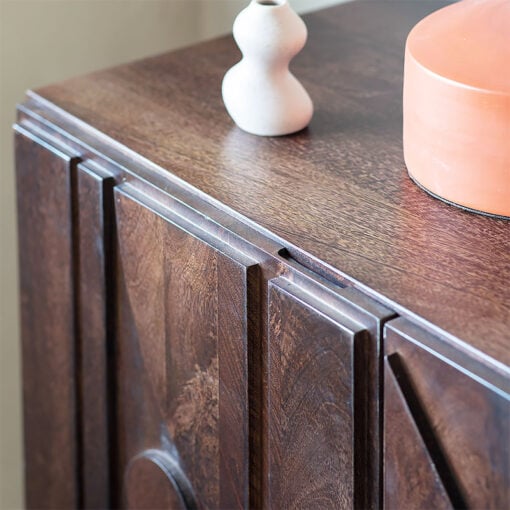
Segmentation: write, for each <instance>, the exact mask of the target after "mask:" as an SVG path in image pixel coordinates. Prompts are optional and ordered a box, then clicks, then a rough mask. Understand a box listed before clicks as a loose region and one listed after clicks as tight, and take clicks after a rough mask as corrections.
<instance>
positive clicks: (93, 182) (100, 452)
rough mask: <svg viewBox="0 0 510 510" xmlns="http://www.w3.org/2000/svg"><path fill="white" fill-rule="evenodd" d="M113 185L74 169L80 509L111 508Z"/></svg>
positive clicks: (93, 169) (98, 172) (88, 169)
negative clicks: (81, 450) (76, 250)
mask: <svg viewBox="0 0 510 510" xmlns="http://www.w3.org/2000/svg"><path fill="white" fill-rule="evenodd" d="M113 185H114V179H113V177H112V176H110V175H108V174H107V173H106V172H105V171H104V170H102V169H101V168H99V167H97V166H94V165H92V164H91V163H88V164H83V163H82V164H79V165H78V170H77V201H78V225H77V228H78V231H79V257H78V259H79V260H78V266H79V280H78V281H79V286H78V289H77V292H78V300H79V323H80V326H79V327H80V334H79V338H80V345H79V351H80V364H79V376H80V407H81V411H80V414H81V438H82V439H81V440H82V445H83V446H82V447H83V454H82V459H81V463H82V468H81V472H82V484H83V507H84V508H87V509H101V508H103V509H104V508H111V507H112V503H111V500H110V492H111V489H112V486H111V484H112V481H111V480H110V455H109V453H110V437H109V434H110V432H109V428H110V427H111V426H112V425H113V424H112V423H110V415H111V412H110V411H111V408H112V401H111V400H112V398H109V397H111V395H112V392H113V388H112V387H111V385H110V382H111V381H110V379H109V374H108V368H109V359H108V358H109V356H110V355H111V345H110V343H111V342H113V329H112V320H113V317H112V303H111V302H110V301H111V298H112V295H111V290H112V277H113V275H112V255H113V254H112V235H113Z"/></svg>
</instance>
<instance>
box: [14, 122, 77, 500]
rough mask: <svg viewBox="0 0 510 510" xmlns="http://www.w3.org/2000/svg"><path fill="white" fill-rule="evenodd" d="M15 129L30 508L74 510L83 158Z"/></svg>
mask: <svg viewBox="0 0 510 510" xmlns="http://www.w3.org/2000/svg"><path fill="white" fill-rule="evenodd" d="M16 129H17V134H16V169H17V190H18V224H19V233H20V234H19V248H20V285H21V321H22V327H21V333H22V350H23V395H24V429H25V475H26V478H25V480H26V505H27V508H38V509H42V508H48V509H49V508H51V509H68V508H76V507H78V505H79V504H80V484H79V476H78V469H79V453H78V446H77V443H78V437H77V433H78V430H79V423H78V422H77V412H78V411H77V401H76V387H77V380H76V361H77V358H76V350H75V347H76V346H75V334H76V327H75V324H76V323H75V320H76V310H75V306H74V305H75V304H76V303H75V297H74V292H75V289H74V284H75V279H74V267H75V266H74V262H73V255H74V254H75V253H74V248H73V239H74V234H73V224H72V223H73V205H72V196H73V190H72V186H73V184H74V179H73V177H72V173H73V172H74V171H75V168H74V167H75V165H76V163H77V161H78V159H77V158H75V157H74V156H72V155H69V154H65V153H64V152H62V151H60V150H58V149H55V148H54V147H52V146H51V145H50V144H48V143H47V142H46V141H44V140H42V139H40V138H38V137H36V136H34V135H32V134H30V133H29V132H27V131H25V130H24V129H23V128H20V127H17V128H16Z"/></svg>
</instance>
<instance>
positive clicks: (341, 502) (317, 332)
mask: <svg viewBox="0 0 510 510" xmlns="http://www.w3.org/2000/svg"><path fill="white" fill-rule="evenodd" d="M268 299H269V370H268V372H269V378H268V379H269V382H268V384H269V403H268V407H269V409H268V414H269V444H268V452H269V453H268V454H269V478H268V483H269V493H270V494H269V496H270V498H269V501H270V504H271V507H272V508H354V507H355V506H356V504H358V505H359V503H357V502H358V501H361V498H362V494H361V493H360V490H359V489H362V487H357V484H358V483H360V482H361V483H363V482H364V481H363V480H360V479H359V478H358V477H357V471H358V472H359V470H360V469H361V466H359V465H358V461H359V460H363V461H364V459H365V454H364V449H365V448H366V437H367V433H366V421H365V417H366V405H367V402H366V399H365V398H363V396H364V395H363V393H364V388H365V386H366V385H365V384H364V383H363V377H364V374H363V365H364V363H363V350H364V348H365V347H366V344H367V342H368V334H367V331H366V329H365V327H364V326H362V325H361V324H360V323H358V322H355V321H354V320H352V319H350V318H349V317H348V316H346V315H343V314H341V313H338V312H337V311H335V310H334V309H333V308H328V307H327V306H325V305H324V303H323V302H321V301H319V300H317V299H315V298H314V297H313V295H311V294H309V293H307V292H305V291H304V289H303V288H301V287H300V286H298V285H295V284H292V283H291V282H289V281H288V280H286V279H284V278H278V279H275V280H272V281H271V282H270V283H269V298H268Z"/></svg>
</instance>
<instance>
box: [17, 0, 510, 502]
mask: <svg viewBox="0 0 510 510" xmlns="http://www.w3.org/2000/svg"><path fill="white" fill-rule="evenodd" d="M441 5H443V4H441V3H436V2H432V1H430V2H429V1H428V2H405V1H391V2H380V1H359V2H352V3H346V4H344V5H339V6H336V7H333V8H331V9H328V10H325V11H320V12H316V13H312V14H310V15H307V16H306V18H305V19H306V22H307V24H308V28H309V35H310V37H309V43H308V45H307V46H306V48H305V49H304V51H303V52H302V53H301V54H300V55H299V57H298V58H296V60H295V62H293V69H292V70H293V72H294V73H295V74H296V75H297V77H298V78H299V79H300V80H301V81H302V82H303V83H304V85H305V86H306V88H307V89H308V90H309V91H310V93H311V96H312V98H313V100H314V102H315V107H316V113H315V116H314V118H313V120H312V123H311V124H310V126H309V128H308V129H306V130H304V131H302V132H300V133H297V134H295V135H293V136H287V137H279V138H259V137H255V136H250V135H248V134H246V133H243V132H241V131H240V130H239V129H237V128H236V127H235V126H234V125H233V124H232V121H231V119H230V118H229V117H228V114H227V113H226V111H225V109H224V107H223V104H222V101H221V94H220V91H221V79H222V77H223V75H224V73H225V71H226V69H228V68H230V67H231V66H232V64H233V63H234V62H235V61H236V60H237V59H238V58H239V53H238V51H237V49H236V46H235V44H234V42H233V40H232V38H231V37H230V36H227V37H222V38H219V39H216V40H213V41H209V42H206V43H202V44H199V45H197V46H194V47H192V48H187V49H183V50H180V51H177V52H174V53H169V54H163V55H159V56H157V57H153V58H148V59H144V60H141V61H139V62H135V63H131V64H127V65H123V66H120V67H117V68H115V69H109V70H106V71H100V72H98V73H94V74H90V75H87V76H83V77H79V78H74V79H72V80H69V81H67V82H63V83H60V84H57V85H51V86H48V87H44V88H42V89H39V90H38V91H35V92H33V91H32V92H29V93H28V97H27V100H26V101H25V102H24V103H23V104H22V105H20V106H19V108H18V121H17V124H16V126H15V129H16V132H17V134H16V160H17V174H18V180H17V187H18V210H19V226H20V269H21V298H22V303H21V309H22V314H21V316H22V336H23V339H22V343H23V374H24V375H23V377H24V411H25V457H26V477H27V507H28V508H30V509H38V508H56V509H59V508H62V509H64V508H112V509H117V508H119V509H120V508H130V509H132V510H135V509H143V508H145V509H149V508H150V509H157V508H158V509H159V508H161V509H169V508H181V509H184V508H185V509H188V510H189V509H195V508H196V509H200V510H205V509H221V510H223V509H229V510H230V509H248V508H252V509H261V510H262V509H263V510H270V509H274V510H279V509H280V508H281V509H285V508H296V509H303V510H307V509H309V508H310V509H311V508H313V509H315V508H331V509H335V510H336V509H342V510H349V509H352V510H365V509H367V510H376V509H381V508H382V509H384V510H393V509H395V510H400V509H402V510H407V509H413V510H414V509H416V510H429V509H430V508H441V509H442V508H476V509H478V508H484V509H494V510H496V509H498V510H499V509H502V508H507V507H509V506H510V496H509V491H510V480H509V473H510V466H509V459H510V446H509V444H510V443H509V438H510V397H509V395H510V368H509V364H510V348H509V347H510V328H509V325H510V286H509V284H508V282H509V281H510V225H509V223H508V222H504V221H501V220H496V219H490V218H486V217H481V216H475V215H472V214H468V213H466V212H464V211H461V210H458V209H455V208H452V207H449V206H447V205H445V204H444V203H442V202H439V201H437V200H435V199H433V198H431V197H429V196H428V195H426V194H425V193H423V192H422V191H421V190H420V189H418V188H417V187H416V186H415V185H414V184H413V183H412V182H411V181H410V180H409V178H408V177H407V173H406V169H405V167H404V164H403V159H402V153H401V152H402V151H401V136H402V135H401V130H402V114H401V99H402V64H403V52H404V41H405V37H406V34H407V32H408V31H409V29H410V28H411V27H412V26H413V25H414V24H415V23H416V22H417V21H418V20H419V19H420V18H422V17H423V16H424V15H426V14H427V13H429V12H430V11H432V10H434V9H435V8H437V7H440V6H441Z"/></svg>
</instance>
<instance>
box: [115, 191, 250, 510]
mask: <svg viewBox="0 0 510 510" xmlns="http://www.w3.org/2000/svg"><path fill="white" fill-rule="evenodd" d="M116 211H117V229H118V242H119V255H118V257H119V260H118V273H119V278H118V294H119V321H118V322H119V337H118V340H117V350H118V381H119V393H118V409H119V417H118V422H119V431H120V437H119V440H120V442H119V449H120V456H121V458H120V463H121V466H123V468H122V469H123V470H126V467H127V466H128V464H129V463H130V462H131V461H132V459H133V458H134V457H135V456H136V455H138V454H140V452H141V451H142V450H147V449H152V450H156V451H158V452H160V455H161V456H164V457H166V458H171V459H172V462H174V463H175V464H176V465H178V466H179V469H180V470H181V471H182V473H183V476H184V477H185V479H186V481H185V482H182V483H181V488H182V484H184V485H186V484H188V483H189V486H190V487H191V491H192V494H193V497H194V502H195V503H196V504H197V505H198V506H199V507H204V508H205V507H207V508H244V507H246V506H247V502H248V476H249V474H248V465H249V458H248V375H247V369H248V368H247V363H248V361H247V357H248V348H249V343H250V342H251V341H253V339H252V336H253V335H255V334H256V328H254V327H252V326H250V322H249V321H248V317H247V310H248V309H249V308H252V307H253V306H254V304H253V303H252V302H250V301H251V300H253V299H256V289H257V287H258V271H257V266H256V265H255V263H254V262H253V261H252V260H251V259H249V258H248V257H246V256H245V255H244V254H242V253H240V252H238V251H236V250H233V249H232V248H231V247H229V246H228V245H225V244H223V243H222V242H221V241H219V240H217V239H215V238H213V237H212V236H210V235H209V234H208V233H207V232H206V231H204V230H202V229H201V228H200V227H199V226H196V225H191V224H187V222H186V220H185V219H183V218H180V217H178V216H177V215H175V214H174V213H173V212H172V211H171V210H163V209H161V207H160V206H159V205H158V204H155V203H153V202H151V201H150V200H148V199H147V198H146V197H145V196H142V195H140V194H139V193H138V192H137V190H136V189H134V188H132V187H129V186H125V187H123V188H117V189H116ZM128 471H129V470H128ZM128 471H126V473H127V472H128ZM129 472H130V473H132V471H129ZM126 473H125V474H126ZM125 483H126V484H127V486H126V487H125V495H126V497H127V498H128V499H129V494H130V493H132V487H131V484H135V483H136V481H135V480H133V478H132V476H131V475H129V476H127V474H126V477H125ZM188 499H189V498H188ZM195 503H193V504H195ZM162 504H163V502H162Z"/></svg>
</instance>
